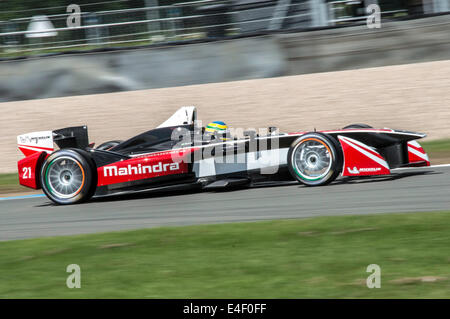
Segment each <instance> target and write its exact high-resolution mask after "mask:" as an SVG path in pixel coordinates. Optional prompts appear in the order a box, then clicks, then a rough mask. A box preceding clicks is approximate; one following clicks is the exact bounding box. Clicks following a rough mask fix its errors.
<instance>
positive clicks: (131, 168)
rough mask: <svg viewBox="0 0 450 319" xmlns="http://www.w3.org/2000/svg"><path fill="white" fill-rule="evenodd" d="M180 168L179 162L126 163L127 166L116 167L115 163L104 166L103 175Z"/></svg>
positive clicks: (136, 173) (122, 174)
mask: <svg viewBox="0 0 450 319" xmlns="http://www.w3.org/2000/svg"><path fill="white" fill-rule="evenodd" d="M179 169H180V164H179V163H165V164H163V163H161V162H159V163H158V164H155V165H141V164H138V165H128V167H120V168H118V167H117V166H115V165H112V166H104V167H103V175H104V176H105V177H108V176H128V175H143V174H151V173H161V172H167V171H178V170H179Z"/></svg>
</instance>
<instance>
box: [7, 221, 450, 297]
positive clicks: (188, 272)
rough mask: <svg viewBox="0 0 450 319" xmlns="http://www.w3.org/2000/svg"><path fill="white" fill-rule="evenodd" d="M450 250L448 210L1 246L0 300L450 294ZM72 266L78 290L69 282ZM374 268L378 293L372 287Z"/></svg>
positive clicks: (166, 230)
mask: <svg viewBox="0 0 450 319" xmlns="http://www.w3.org/2000/svg"><path fill="white" fill-rule="evenodd" d="M449 247H450V212H439V213H411V214H386V215H370V216H345V217H319V218H310V219H299V220H284V221H269V222H257V223H233V224H219V225H202V226H189V227H171V228H168V227H166V228H157V229H147V230H138V231H127V232H112V233H105V234H95V235H81V236H70V237H57V238H56V237H55V238H41V239H32V240H21V241H10V242H0V298H36V297H39V298H46V297H50V298H350V297H352V298H450V254H449V252H450V251H449ZM69 264H78V265H80V267H81V288H80V289H69V288H67V287H66V278H67V276H68V275H69V274H68V273H66V267H67V265H69ZM369 264H378V265H379V266H380V267H381V288H380V289H369V288H367V287H366V284H365V280H366V278H367V276H368V275H369V273H366V268H367V266H368V265H369ZM427 276H434V278H437V280H436V281H434V282H426V281H425V282H422V281H421V280H420V279H417V278H421V277H427ZM411 278H412V279H411ZM395 280H399V282H396V281H395Z"/></svg>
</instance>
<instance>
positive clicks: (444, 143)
mask: <svg viewBox="0 0 450 319" xmlns="http://www.w3.org/2000/svg"><path fill="white" fill-rule="evenodd" d="M420 144H421V145H422V146H423V148H424V149H425V151H426V152H427V153H428V155H429V157H430V160H431V162H432V163H434V162H435V163H438V164H442V163H449V162H450V139H442V140H436V141H429V142H420Z"/></svg>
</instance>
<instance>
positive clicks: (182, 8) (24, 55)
mask: <svg viewBox="0 0 450 319" xmlns="http://www.w3.org/2000/svg"><path fill="white" fill-rule="evenodd" d="M370 4H378V5H379V7H380V9H381V23H382V27H381V28H379V29H369V28H367V25H366V20H367V17H368V13H367V12H366V8H367V6H368V5H370ZM70 5H72V6H70ZM73 5H76V8H75V9H74V6H73ZM77 8H79V11H74V10H77ZM78 13H79V15H78V16H75V15H76V14H78ZM448 13H450V0H389V1H388V0H378V1H377V0H364V1H326V0H278V1H273V0H270V1H265V0H235V1H216V0H215V1H209V0H207V1H205V0H200V1H189V2H186V1H177V0H113V1H96V0H93V1H86V0H80V1H74V0H70V1H68V0H46V1H32V0H26V1H12V0H6V1H2V2H1V4H0V93H1V94H0V102H5V101H14V100H25V99H34V98H46V97H56V96H67V95H81V94H92V93H106V92H115V91H128V90H137V89H149V88H162V87H171V86H180V85H189V84H202V83H210V82H223V81H232V80H243V79H255V78H266V77H274V76H282V75H296V74H305V73H315V72H324V71H337V70H346V69H354V68H364V67H373V66H384V65H394V64H404V63H413V62H423V61H433V60H444V59H449V58H450V53H449V52H450V46H449V43H448V35H449V34H450V21H449V17H450V16H448V15H447V14H448ZM77 19H78V20H77ZM77 22H78V24H79V26H75V27H74V24H73V23H77Z"/></svg>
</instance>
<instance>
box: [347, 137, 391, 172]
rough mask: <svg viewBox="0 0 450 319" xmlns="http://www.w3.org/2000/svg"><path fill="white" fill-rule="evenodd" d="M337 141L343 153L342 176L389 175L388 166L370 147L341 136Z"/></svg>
mask: <svg viewBox="0 0 450 319" xmlns="http://www.w3.org/2000/svg"><path fill="white" fill-rule="evenodd" d="M338 139H339V142H340V143H341V146H342V151H343V153H344V164H343V168H342V176H371V175H388V174H390V172H391V171H390V168H389V164H388V163H387V162H386V160H385V159H384V158H383V156H381V155H380V154H379V153H378V152H377V151H376V150H374V149H373V148H372V147H370V146H367V145H366V144H364V143H361V142H359V141H357V140H354V139H352V138H349V137H345V136H342V135H339V136H338Z"/></svg>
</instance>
